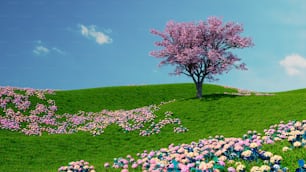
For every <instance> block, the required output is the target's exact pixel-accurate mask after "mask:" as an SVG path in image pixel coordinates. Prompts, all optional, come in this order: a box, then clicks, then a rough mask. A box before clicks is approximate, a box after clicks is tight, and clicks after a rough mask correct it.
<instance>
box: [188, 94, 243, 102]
mask: <svg viewBox="0 0 306 172" xmlns="http://www.w3.org/2000/svg"><path fill="white" fill-rule="evenodd" d="M235 97H238V95H231V94H222V93H213V94H204V95H203V97H202V98H201V99H199V98H198V97H191V98H187V99H186V100H197V99H199V100H200V101H213V100H219V99H222V98H235Z"/></svg>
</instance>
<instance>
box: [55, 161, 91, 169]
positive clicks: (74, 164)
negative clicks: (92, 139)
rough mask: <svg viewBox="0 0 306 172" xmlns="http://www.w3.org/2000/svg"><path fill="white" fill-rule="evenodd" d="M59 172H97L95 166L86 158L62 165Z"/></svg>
mask: <svg viewBox="0 0 306 172" xmlns="http://www.w3.org/2000/svg"><path fill="white" fill-rule="evenodd" d="M58 172H96V171H95V168H94V166H92V165H89V163H88V162H86V161H84V160H80V161H76V162H69V164H68V166H62V167H60V168H59V169H58Z"/></svg>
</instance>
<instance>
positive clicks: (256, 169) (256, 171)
mask: <svg viewBox="0 0 306 172" xmlns="http://www.w3.org/2000/svg"><path fill="white" fill-rule="evenodd" d="M251 172H261V170H260V168H259V167H257V166H254V167H252V168H251Z"/></svg>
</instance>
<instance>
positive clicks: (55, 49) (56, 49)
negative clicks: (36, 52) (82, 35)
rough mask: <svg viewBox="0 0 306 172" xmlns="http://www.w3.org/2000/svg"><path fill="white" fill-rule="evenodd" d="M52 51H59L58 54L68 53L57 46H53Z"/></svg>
mask: <svg viewBox="0 0 306 172" xmlns="http://www.w3.org/2000/svg"><path fill="white" fill-rule="evenodd" d="M52 51H54V52H56V53H58V54H61V55H65V54H66V52H65V51H63V50H61V49H59V48H57V47H53V48H52Z"/></svg>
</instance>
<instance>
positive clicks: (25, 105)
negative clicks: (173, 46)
mask: <svg viewBox="0 0 306 172" xmlns="http://www.w3.org/2000/svg"><path fill="white" fill-rule="evenodd" d="M46 94H54V91H52V90H34V89H29V88H26V89H22V88H13V87H0V128H1V129H8V130H12V131H19V132H22V133H24V134H26V135H42V134H43V133H48V134H71V133H75V132H78V131H86V132H90V133H91V134H93V135H100V134H102V133H103V132H104V130H105V128H107V127H108V126H110V125H113V124H115V125H117V126H119V127H120V128H121V129H122V130H123V131H124V132H131V131H136V130H140V133H139V135H141V136H150V135H151V134H158V133H159V132H160V130H161V128H163V127H165V126H166V125H170V124H172V125H175V128H174V132H175V133H180V132H186V131H187V128H184V127H183V126H182V124H181V121H180V119H178V118H172V112H166V113H165V118H164V119H160V121H159V122H158V123H155V120H156V118H157V116H156V115H155V114H154V112H155V111H157V110H158V109H159V106H161V105H163V104H166V103H170V102H173V101H174V100H172V101H169V102H162V103H161V104H160V105H151V106H147V107H142V108H137V109H132V110H127V111H125V110H116V111H109V110H102V111H100V112H84V111H79V112H78V113H76V114H69V113H64V114H62V115H58V114H56V111H57V106H56V104H55V101H54V100H51V99H49V100H47V99H46V96H45V95H46ZM32 99H38V100H39V101H37V103H34V104H32V102H31V101H30V100H32ZM147 123H149V124H151V125H150V126H149V127H148V128H146V127H145V126H146V125H145V124H147ZM176 126H177V127H176Z"/></svg>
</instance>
